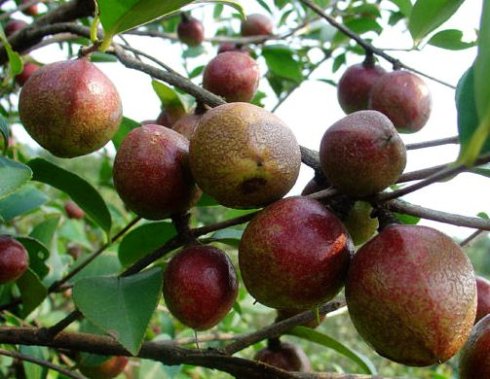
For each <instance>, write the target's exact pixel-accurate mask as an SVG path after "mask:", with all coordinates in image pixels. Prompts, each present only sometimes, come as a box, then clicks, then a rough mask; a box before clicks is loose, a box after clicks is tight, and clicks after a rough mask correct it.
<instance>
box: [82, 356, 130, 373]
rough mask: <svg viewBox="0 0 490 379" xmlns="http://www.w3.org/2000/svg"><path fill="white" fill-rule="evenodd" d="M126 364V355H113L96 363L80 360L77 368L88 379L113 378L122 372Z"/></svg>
mask: <svg viewBox="0 0 490 379" xmlns="http://www.w3.org/2000/svg"><path fill="white" fill-rule="evenodd" d="M127 364H128V358H127V357H124V356H114V357H110V358H109V359H107V360H105V361H103V362H102V363H98V364H96V365H89V364H84V362H80V363H79V367H78V369H79V370H80V372H81V373H82V374H83V375H85V376H86V377H87V378H89V379H108V378H115V377H116V376H118V375H119V374H120V373H122V372H123V371H124V368H125V367H126V365H127Z"/></svg>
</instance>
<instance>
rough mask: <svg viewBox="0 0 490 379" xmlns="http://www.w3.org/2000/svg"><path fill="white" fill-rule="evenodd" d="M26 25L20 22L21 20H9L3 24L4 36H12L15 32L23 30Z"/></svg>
mask: <svg viewBox="0 0 490 379" xmlns="http://www.w3.org/2000/svg"><path fill="white" fill-rule="evenodd" d="M27 25H29V24H28V23H27V22H25V21H22V20H16V19H13V18H12V19H10V20H9V21H8V22H7V24H5V28H4V31H5V35H6V36H7V37H10V36H11V35H12V34H14V33H15V32H18V31H19V30H21V29H24V28H25V27H26V26H27Z"/></svg>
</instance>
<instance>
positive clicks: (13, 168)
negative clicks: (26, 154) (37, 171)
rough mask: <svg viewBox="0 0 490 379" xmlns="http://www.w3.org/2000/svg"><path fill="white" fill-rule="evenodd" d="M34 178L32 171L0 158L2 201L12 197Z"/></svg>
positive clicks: (0, 191) (24, 166)
mask: <svg viewBox="0 0 490 379" xmlns="http://www.w3.org/2000/svg"><path fill="white" fill-rule="evenodd" d="M31 177H32V171H31V169H30V168H29V167H28V166H26V165H24V164H22V163H19V162H16V161H13V160H11V159H8V158H5V157H0V178H2V179H1V180H0V199H3V198H4V197H6V196H8V195H10V194H11V193H12V192H14V191H16V190H17V189H19V188H20V187H21V186H22V185H23V184H25V183H27V182H28V181H29V179H31Z"/></svg>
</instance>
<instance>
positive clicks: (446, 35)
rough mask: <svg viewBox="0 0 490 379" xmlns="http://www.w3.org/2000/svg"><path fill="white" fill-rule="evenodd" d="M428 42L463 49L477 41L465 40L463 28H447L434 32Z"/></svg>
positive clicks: (443, 46) (447, 48) (443, 47)
mask: <svg viewBox="0 0 490 379" xmlns="http://www.w3.org/2000/svg"><path fill="white" fill-rule="evenodd" d="M427 43H428V44H429V45H432V46H436V47H440V48H442V49H446V50H463V49H468V48H470V47H473V46H475V44H476V41H472V42H464V41H463V32H462V31H461V30H457V29H446V30H441V31H440V32H438V33H436V34H434V35H433V36H432V37H431V39H430V40H429V42H427Z"/></svg>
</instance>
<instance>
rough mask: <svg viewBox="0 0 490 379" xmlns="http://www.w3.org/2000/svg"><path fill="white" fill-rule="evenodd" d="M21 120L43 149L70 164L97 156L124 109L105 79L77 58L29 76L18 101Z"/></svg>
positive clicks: (111, 135)
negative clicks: (88, 155)
mask: <svg viewBox="0 0 490 379" xmlns="http://www.w3.org/2000/svg"><path fill="white" fill-rule="evenodd" d="M19 116H20V119H21V121H22V123H23V125H24V127H25V128H26V130H27V132H28V133H29V134H30V136H31V137H32V138H33V139H34V140H35V141H36V142H38V143H39V144H40V145H41V146H42V147H44V148H45V149H46V150H48V151H50V152H51V153H52V154H54V155H56V156H58V157H64V158H71V157H76V156H80V155H84V154H88V153H91V152H93V151H96V150H98V149H100V148H101V147H102V146H104V145H105V144H106V143H107V142H108V141H109V140H110V139H111V138H112V137H113V135H114V134H115V133H116V131H117V129H118V127H119V123H120V122H121V119H122V104H121V98H120V97H119V94H118V93H117V90H116V88H115V87H114V85H113V84H112V82H111V81H110V80H109V78H107V76H105V74H104V73H103V72H102V71H100V70H99V69H98V68H97V67H96V66H95V65H94V64H92V63H90V62H89V60H88V59H87V58H79V59H75V60H71V61H63V62H57V63H51V64H48V65H46V66H43V67H41V68H39V69H38V70H36V71H35V72H33V73H32V75H31V76H30V78H29V80H28V81H27V82H26V83H25V84H24V86H23V87H22V91H21V93H20V96H19Z"/></svg>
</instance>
